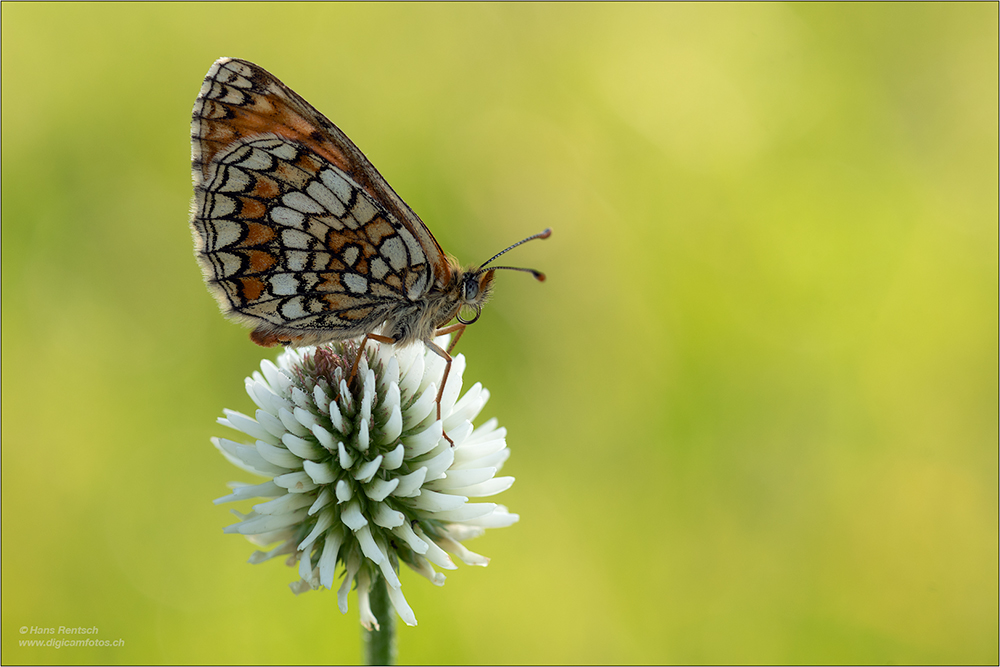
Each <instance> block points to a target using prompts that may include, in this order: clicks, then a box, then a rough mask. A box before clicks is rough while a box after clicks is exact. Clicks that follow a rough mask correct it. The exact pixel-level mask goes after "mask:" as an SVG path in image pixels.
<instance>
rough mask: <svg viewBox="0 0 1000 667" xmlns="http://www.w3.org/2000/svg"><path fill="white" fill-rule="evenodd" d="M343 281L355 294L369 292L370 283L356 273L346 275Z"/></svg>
mask: <svg viewBox="0 0 1000 667" xmlns="http://www.w3.org/2000/svg"><path fill="white" fill-rule="evenodd" d="M341 280H342V281H343V282H344V285H346V286H347V289H349V290H351V291H352V292H354V293H355V294H364V293H365V292H367V291H368V281H367V280H365V279H364V278H363V277H362V276H359V275H358V274H356V273H345V274H344V275H343V276H342V277H341Z"/></svg>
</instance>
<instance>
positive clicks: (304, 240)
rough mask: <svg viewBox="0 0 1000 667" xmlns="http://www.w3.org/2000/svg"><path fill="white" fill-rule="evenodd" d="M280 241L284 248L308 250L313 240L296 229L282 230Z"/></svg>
mask: <svg viewBox="0 0 1000 667" xmlns="http://www.w3.org/2000/svg"><path fill="white" fill-rule="evenodd" d="M281 240H282V242H283V243H284V244H285V247H286V248H295V249H299V250H308V249H309V246H310V244H311V243H312V241H314V240H315V239H314V238H313V237H312V236H309V235H308V234H306V233H305V232H300V231H299V230H297V229H283V230H281Z"/></svg>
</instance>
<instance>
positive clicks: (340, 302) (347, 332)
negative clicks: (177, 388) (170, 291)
mask: <svg viewBox="0 0 1000 667" xmlns="http://www.w3.org/2000/svg"><path fill="white" fill-rule="evenodd" d="M191 134H192V173H193V179H194V184H195V201H194V205H193V208H194V212H193V215H192V221H191V224H192V227H193V229H194V232H195V233H194V236H195V244H196V247H197V252H196V255H197V257H198V260H199V262H200V264H201V266H202V270H203V272H204V274H205V280H206V283H207V284H208V286H209V288H210V290H211V291H212V293H213V295H214V296H215V297H216V299H217V300H218V301H219V303H220V305H221V306H222V309H223V311H224V312H225V313H226V314H227V315H229V316H230V317H232V318H234V319H237V320H239V321H242V322H243V323H244V324H247V325H249V326H253V327H255V331H254V333H253V335H252V336H253V338H254V340H255V341H257V342H258V343H261V344H266V345H273V344H275V343H277V342H279V341H281V342H286V341H287V342H293V343H298V344H314V343H318V342H323V341H324V340H336V339H344V338H351V337H355V336H359V335H362V334H364V333H368V332H371V331H373V330H374V329H375V328H376V327H377V326H378V325H379V324H381V322H382V321H384V320H385V319H386V317H387V315H388V314H390V313H392V312H393V311H396V310H398V309H400V308H406V307H407V306H408V304H412V302H413V301H415V300H416V299H418V298H420V297H421V296H423V295H424V294H426V292H427V291H428V290H429V289H430V288H431V285H432V283H433V282H434V281H435V280H439V281H441V282H446V280H447V277H448V275H449V274H448V271H449V268H448V262H447V258H446V257H445V255H444V253H443V252H442V251H441V248H440V246H439V245H438V244H437V241H436V240H435V239H434V237H433V236H432V235H431V234H430V232H429V231H428V230H427V228H426V227H425V226H424V224H423V222H421V220H420V218H418V217H417V216H416V214H415V213H413V211H412V210H411V209H410V208H409V207H408V206H407V205H406V204H405V203H404V202H403V201H402V200H401V199H400V198H399V196H398V195H397V194H396V193H395V192H394V191H393V190H392V188H390V187H389V185H388V184H387V183H386V182H385V179H383V178H382V176H381V175H380V174H379V173H378V171H376V170H375V168H374V167H373V166H372V165H371V163H370V162H368V160H367V159H366V158H365V157H364V155H363V154H362V153H361V151H359V150H358V148H357V147H356V146H355V145H354V144H353V143H352V142H351V141H350V139H348V138H347V137H346V136H345V135H344V133H343V132H341V131H340V130H339V129H338V128H337V127H336V126H335V125H334V124H333V123H331V122H330V121H329V120H327V119H326V118H325V117H324V116H323V115H322V114H320V113H319V112H318V111H316V110H315V109H314V108H313V107H312V106H310V105H309V103H307V102H306V101H305V100H303V99H302V98H301V97H299V96H298V95H296V94H295V93H294V92H293V91H291V90H290V89H289V88H288V87H286V86H285V85H284V84H282V83H281V82H280V81H278V80H277V79H276V78H275V77H273V76H272V75H271V74H269V73H268V72H266V71H265V70H263V69H261V68H260V67H257V66H256V65H253V64H252V63H249V62H246V61H242V60H233V59H229V58H223V59H220V60H219V61H217V62H216V63H215V64H214V65H213V66H212V68H211V69H210V70H209V73H208V75H207V76H206V78H205V82H204V84H203V85H202V89H201V93H200V94H199V96H198V99H197V101H196V102H195V106H194V112H193V114H192V124H191Z"/></svg>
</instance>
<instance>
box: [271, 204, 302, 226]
mask: <svg viewBox="0 0 1000 667" xmlns="http://www.w3.org/2000/svg"><path fill="white" fill-rule="evenodd" d="M305 219H306V216H304V215H302V214H301V213H299V212H298V211H293V210H292V209H290V208H285V207H284V206H276V207H275V208H272V209H271V220H273V221H274V222H276V223H278V224H279V225H284V226H286V227H296V228H298V229H301V228H302V223H303V222H304V221H305Z"/></svg>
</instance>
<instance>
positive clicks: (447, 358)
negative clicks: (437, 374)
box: [427, 323, 466, 447]
mask: <svg viewBox="0 0 1000 667" xmlns="http://www.w3.org/2000/svg"><path fill="white" fill-rule="evenodd" d="M465 326H466V325H464V324H461V323H459V324H452V325H451V326H449V327H442V328H440V329H438V330H436V331H435V332H434V335H435V336H444V335H445V334H450V333H455V332H456V331H457V332H458V335H457V336H455V338H454V340H452V341H451V344H450V345H449V346H448V349H447V351H446V350H442V349H441V348H440V347H439V346H438V345H437V344H435V343H433V342H431V341H427V347H428V348H429V349H430V350H431V351H433V352H434V354H436V355H438V356H439V357H441V358H442V359H444V363H445V366H444V376H443V377H442V378H441V386H440V387H439V388H438V395H437V418H438V419H441V398H442V397H443V396H444V388H445V385H447V384H448V375H449V374H450V373H451V361H452V356H451V351H452V350H454V349H455V343H457V342H458V339H459V338H461V337H462V334H463V333H465ZM441 433H442V434H443V435H444V439H445V440H447V441H448V442H449V443H450V444H451V446H452V447H454V446H455V441H454V440H452V439H451V438H449V437H448V434H447V433H445V432H444V429H443V425H442V431H441Z"/></svg>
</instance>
